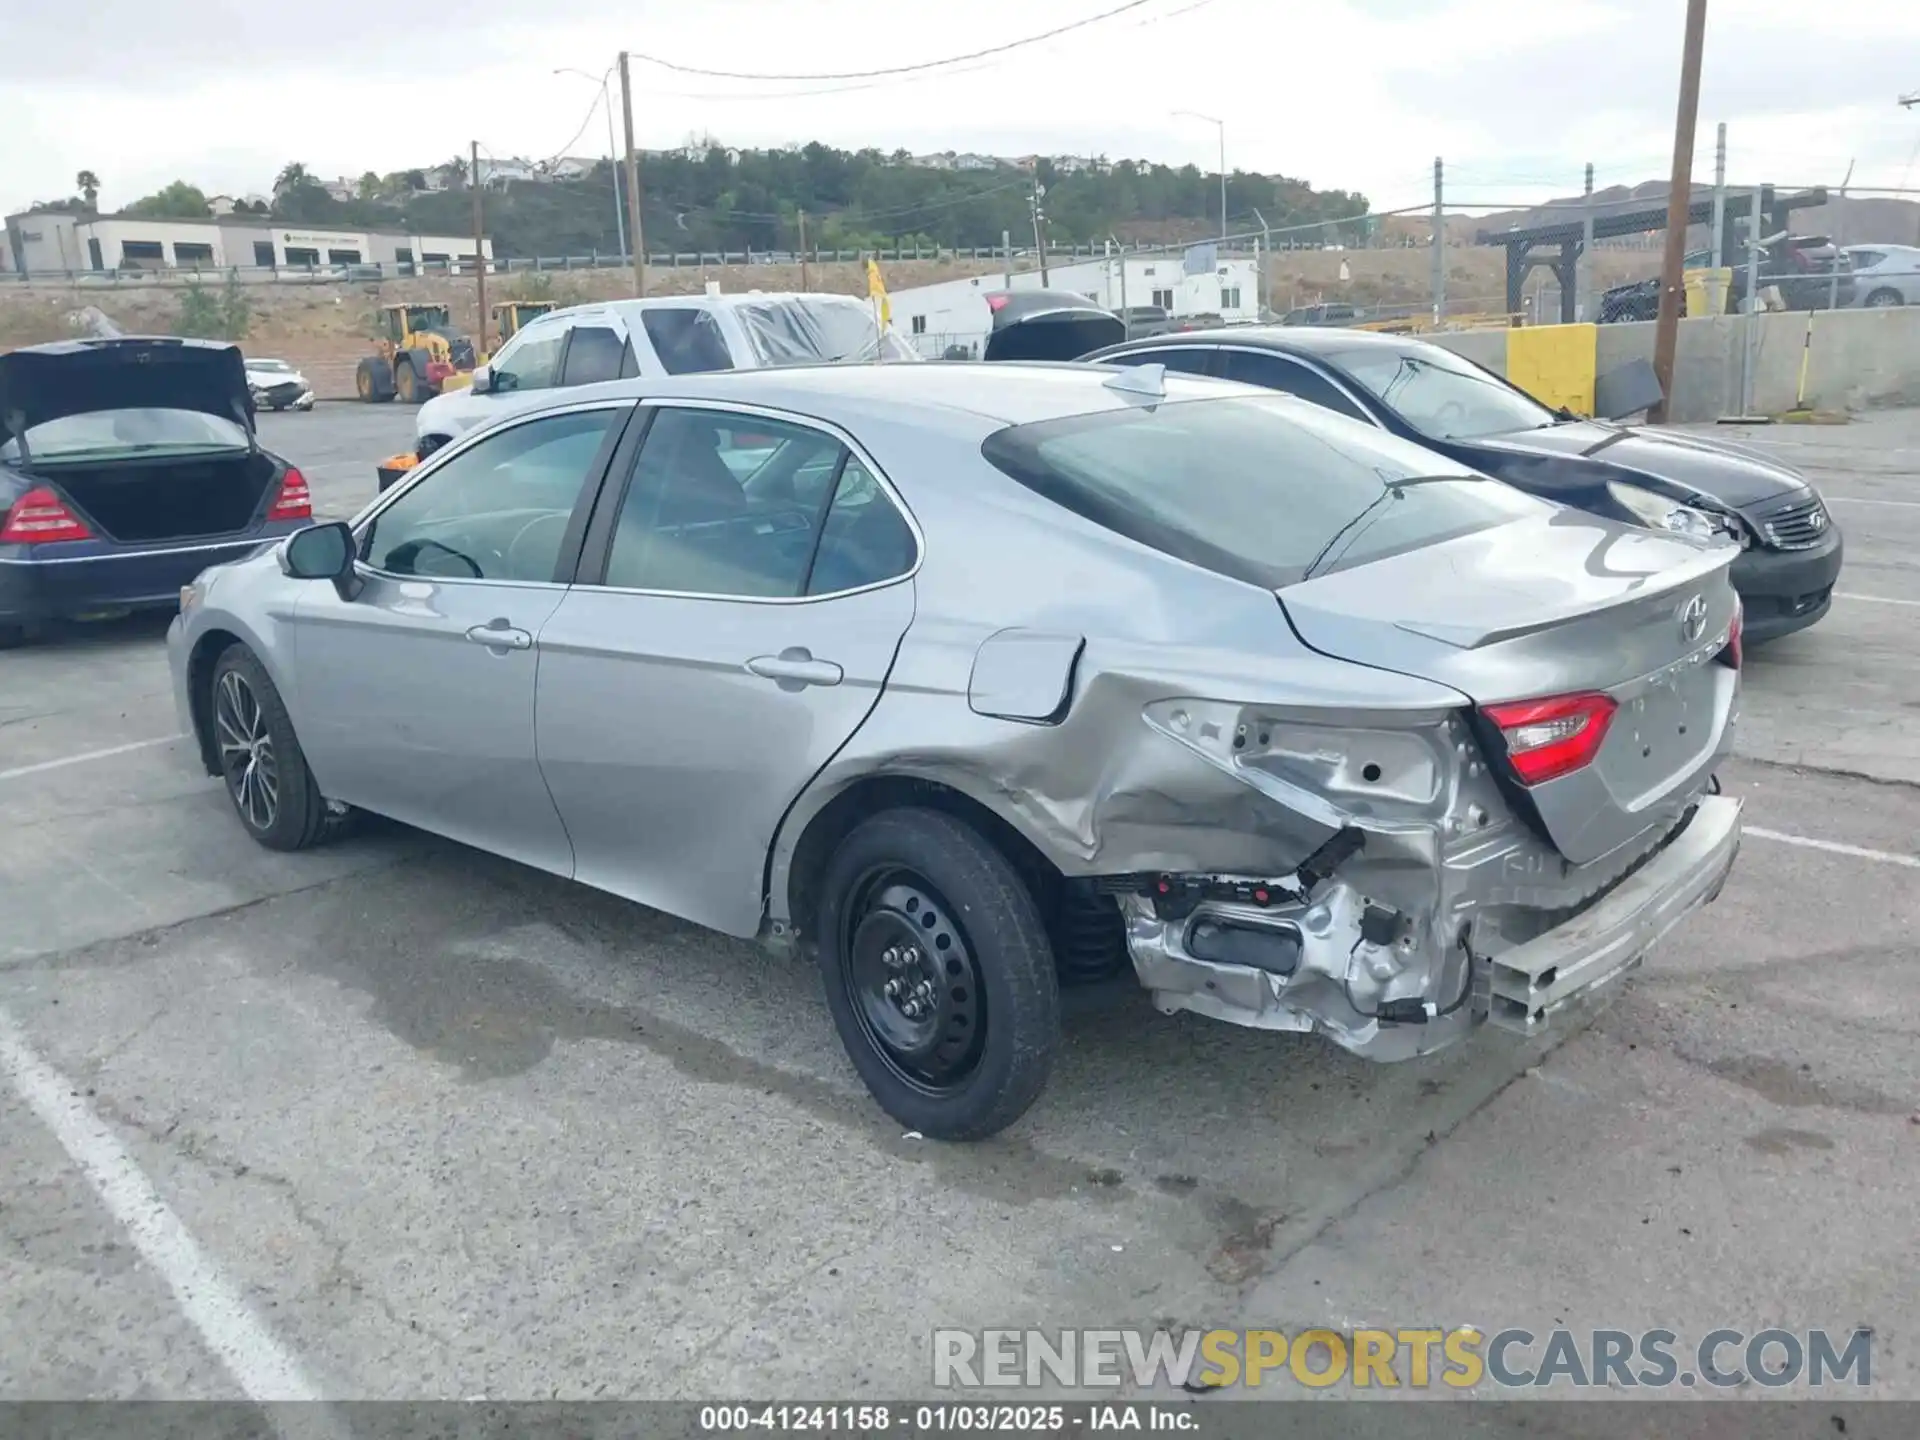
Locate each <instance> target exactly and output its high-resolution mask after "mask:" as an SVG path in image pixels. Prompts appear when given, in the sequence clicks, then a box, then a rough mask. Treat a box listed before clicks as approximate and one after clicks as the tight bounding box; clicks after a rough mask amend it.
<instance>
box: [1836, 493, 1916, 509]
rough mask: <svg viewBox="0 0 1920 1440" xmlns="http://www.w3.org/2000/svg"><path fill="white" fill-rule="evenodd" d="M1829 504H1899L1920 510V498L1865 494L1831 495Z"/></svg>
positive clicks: (1904, 507) (1906, 507)
mask: <svg viewBox="0 0 1920 1440" xmlns="http://www.w3.org/2000/svg"><path fill="white" fill-rule="evenodd" d="M1826 500H1827V503H1828V504H1829V505H1897V506H1900V507H1901V508H1903V509H1907V510H1920V500H1869V499H1867V498H1866V497H1865V496H1864V495H1829V496H1827V497H1826Z"/></svg>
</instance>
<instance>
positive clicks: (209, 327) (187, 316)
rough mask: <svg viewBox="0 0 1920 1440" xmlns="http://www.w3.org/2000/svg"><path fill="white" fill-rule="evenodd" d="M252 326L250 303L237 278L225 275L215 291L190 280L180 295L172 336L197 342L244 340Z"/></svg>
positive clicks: (251, 305) (251, 306)
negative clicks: (223, 283) (219, 286)
mask: <svg viewBox="0 0 1920 1440" xmlns="http://www.w3.org/2000/svg"><path fill="white" fill-rule="evenodd" d="M252 324H253V302H252V301H251V300H249V299H248V298H247V294H246V291H245V290H244V289H242V288H241V285H240V278H239V276H237V275H229V276H228V277H227V283H226V284H225V285H224V286H222V287H221V288H220V289H219V290H218V291H214V290H209V289H208V288H207V287H206V286H204V285H202V284H201V283H200V282H199V281H198V280H190V281H188V282H187V287H186V289H185V290H184V291H182V292H181V295H180V316H179V318H178V319H177V320H175V321H174V325H173V333H174V334H176V335H185V336H190V337H192V338H194V339H199V340H234V341H239V340H244V339H246V338H247V330H248V329H249V328H250V327H251V325H252Z"/></svg>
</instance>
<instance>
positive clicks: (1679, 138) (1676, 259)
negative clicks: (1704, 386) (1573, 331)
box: [1647, 0, 1707, 425]
mask: <svg viewBox="0 0 1920 1440" xmlns="http://www.w3.org/2000/svg"><path fill="white" fill-rule="evenodd" d="M1706 37H1707V0H1687V30H1686V37H1685V39H1684V41H1683V42H1682V44H1681V49H1680V100H1679V104H1678V106H1677V107H1676V113H1675V115H1674V122H1673V173H1672V175H1671V177H1670V178H1669V182H1668V186H1667V234H1666V250H1665V253H1664V254H1663V255H1662V257H1661V262H1660V313H1659V314H1658V315H1657V316H1656V317H1655V319H1654V324H1653V373H1654V375H1655V376H1656V377H1658V379H1659V381H1660V395H1661V399H1660V403H1659V404H1658V405H1656V406H1654V407H1653V408H1652V410H1650V411H1649V412H1648V415H1647V419H1648V420H1650V421H1651V422H1653V423H1654V424H1656V425H1659V424H1664V423H1665V421H1666V418H1667V406H1668V404H1669V402H1671V401H1672V399H1673V354H1674V350H1675V349H1676V348H1677V347H1678V345H1679V343H1680V303H1681V301H1682V299H1683V298H1684V291H1683V290H1682V288H1681V287H1682V284H1683V283H1684V282H1683V274H1682V271H1683V262H1684V260H1685V258H1686V254H1687V216H1688V214H1689V213H1690V212H1691V210H1692V209H1693V131H1694V126H1695V124H1696V122H1697V121H1698V119H1699V115H1700V52H1701V50H1702V49H1703V48H1705V43H1706Z"/></svg>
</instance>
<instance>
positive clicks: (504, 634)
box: [467, 620, 533, 650]
mask: <svg viewBox="0 0 1920 1440" xmlns="http://www.w3.org/2000/svg"><path fill="white" fill-rule="evenodd" d="M467 638H468V639H469V640H473V641H477V642H478V643H479V644H482V645H485V646H486V647H487V648H488V649H489V650H531V649H532V648H533V636H531V635H529V634H528V633H527V632H526V631H524V630H516V629H514V628H513V626H511V625H509V624H508V623H507V622H506V621H505V620H489V621H488V622H487V623H486V624H484V625H475V626H474V627H473V628H472V629H471V630H469V631H467Z"/></svg>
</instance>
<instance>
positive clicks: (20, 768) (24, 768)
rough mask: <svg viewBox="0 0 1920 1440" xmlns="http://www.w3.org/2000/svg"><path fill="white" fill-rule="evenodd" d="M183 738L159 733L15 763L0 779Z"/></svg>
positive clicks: (119, 753)
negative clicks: (30, 762)
mask: <svg viewBox="0 0 1920 1440" xmlns="http://www.w3.org/2000/svg"><path fill="white" fill-rule="evenodd" d="M185 738H186V737H185V736H184V735H161V736H159V737H157V738H156V739H153V740H131V741H128V742H127V743H126V744H125V745H109V746H108V747H107V748H106V749H105V750H87V751H83V752H82V753H80V754H78V755H68V756H66V757H64V758H62V759H59V760H42V761H41V762H40V763H39V764H38V765H16V766H14V767H13V769H11V770H0V780H18V779H19V778H20V777H21V776H22V775H38V774H40V773H41V772H42V771H45V770H62V769H65V768H66V767H67V766H69V765H84V764H86V763H87V762H88V761H89V760H105V759H106V758H107V757H108V756H110V755H125V754H126V753H127V752H128V751H129V750H149V749H152V748H153V747H154V746H155V745H171V744H172V743H173V742H174V741H176V740H184V739H185Z"/></svg>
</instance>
